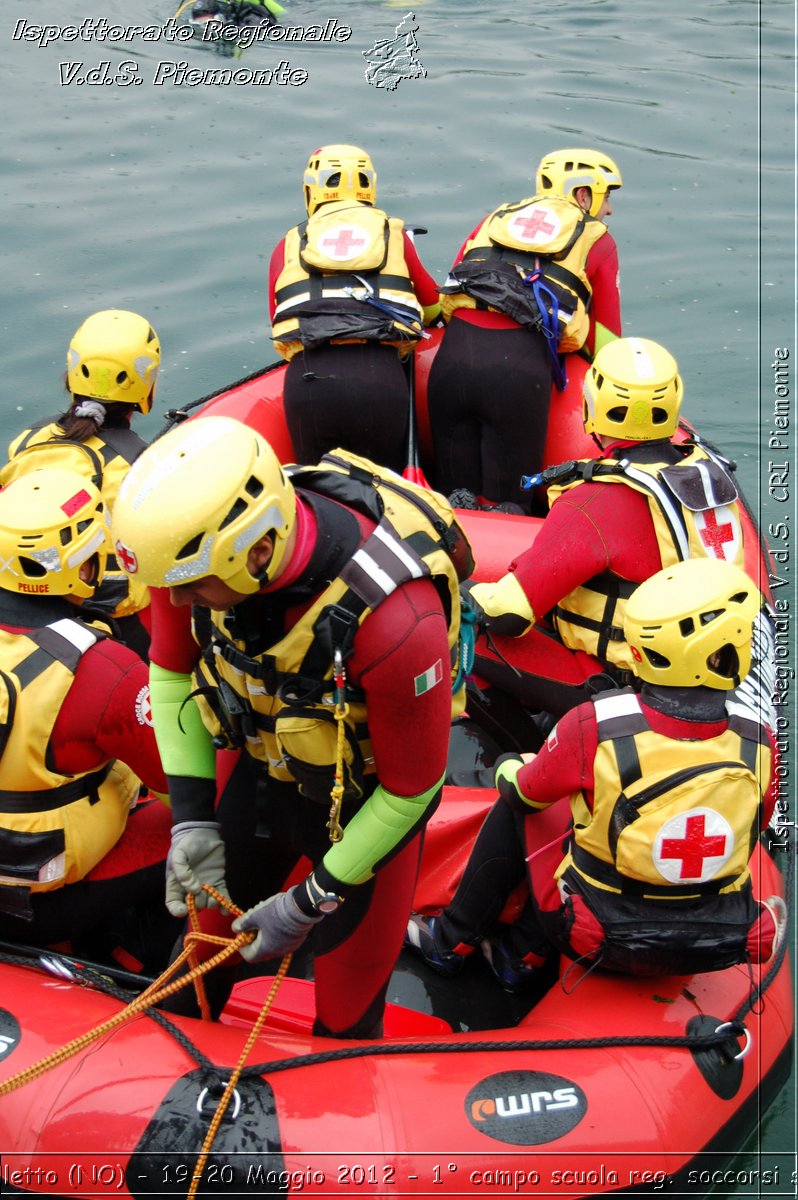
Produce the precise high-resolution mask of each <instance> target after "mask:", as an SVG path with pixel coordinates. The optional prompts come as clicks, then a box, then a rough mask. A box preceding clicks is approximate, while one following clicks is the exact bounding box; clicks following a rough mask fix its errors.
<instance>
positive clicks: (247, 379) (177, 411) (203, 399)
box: [156, 0, 285, 437]
mask: <svg viewBox="0 0 798 1200" xmlns="http://www.w3.org/2000/svg"><path fill="white" fill-rule="evenodd" d="M191 2H192V3H193V2H194V0H191ZM282 366H285V363H284V362H283V360H282V359H278V361H277V362H273V363H269V364H268V366H265V367H259V368H258V370H257V371H253V372H252V374H251V375H245V376H244V377H243V379H237V380H236V382H235V383H232V384H230V386H229V387H226V388H222V389H221V390H220V391H216V392H208V394H207V395H206V396H200V397H199V399H197V400H190V401H189V403H188V404H181V406H180V408H169V409H167V410H166V413H165V414H164V416H165V417H166V425H164V427H163V429H161V430H159V431H158V434H157V435H156V436H157V437H162V436H163V435H164V434H165V433H168V432H169V430H170V429H171V428H172V426H173V425H179V424H180V422H181V421H185V420H186V418H187V417H188V414H189V413H190V412H192V411H193V410H194V409H195V408H201V407H202V406H203V404H210V402H211V400H218V398H219V397H220V396H223V395H226V394H227V393H228V392H234V391H235V389H236V388H240V387H243V386H244V384H247V383H253V382H254V380H256V379H260V378H261V377H262V376H264V375H267V374H268V373H269V372H270V371H275V370H276V369H277V368H278V367H282Z"/></svg>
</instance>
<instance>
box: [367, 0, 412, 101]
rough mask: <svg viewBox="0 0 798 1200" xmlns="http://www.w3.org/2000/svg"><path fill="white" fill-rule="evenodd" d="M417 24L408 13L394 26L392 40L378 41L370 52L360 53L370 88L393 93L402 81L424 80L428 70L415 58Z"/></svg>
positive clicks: (410, 13)
mask: <svg viewBox="0 0 798 1200" xmlns="http://www.w3.org/2000/svg"><path fill="white" fill-rule="evenodd" d="M417 32H418V21H417V20H416V14H415V13H412V12H409V13H408V14H407V16H405V17H403V18H402V20H401V21H400V23H399V24H398V25H397V26H396V29H395V31H394V37H392V38H380V39H378V41H376V42H375V43H374V45H373V46H372V47H371V49H370V50H363V51H361V53H362V54H363V57H364V58H365V59H366V61H367V63H368V66H367V67H366V81H367V82H368V83H370V84H371V86H372V87H378V88H386V89H387V91H389V92H393V91H395V89H396V88H397V87H398V86H399V84H400V83H401V81H402V80H403V79H426V77H427V69H426V67H424V66H422V64H421V62H420V61H419V57H418V38H417V37H416V34H417Z"/></svg>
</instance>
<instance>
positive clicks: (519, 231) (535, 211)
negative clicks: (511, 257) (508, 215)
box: [510, 207, 560, 242]
mask: <svg viewBox="0 0 798 1200" xmlns="http://www.w3.org/2000/svg"><path fill="white" fill-rule="evenodd" d="M510 228H511V229H512V231H513V233H514V234H515V236H516V237H517V238H518V240H519V241H520V242H539V241H541V235H542V237H543V240H544V241H545V240H546V239H547V238H552V237H554V236H555V235H556V234H557V233H559V232H560V222H559V221H558V219H557V217H556V216H555V214H554V213H553V212H552V211H551V209H549V208H537V207H536V208H531V207H527V208H522V209H521V211H520V212H518V213H516V214H515V216H514V217H513V219H512V221H511V222H510Z"/></svg>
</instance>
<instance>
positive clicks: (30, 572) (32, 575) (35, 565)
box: [19, 555, 47, 579]
mask: <svg viewBox="0 0 798 1200" xmlns="http://www.w3.org/2000/svg"><path fill="white" fill-rule="evenodd" d="M19 565H20V566H21V567H22V570H23V571H24V572H25V574H26V575H27V576H28V578H29V579H41V578H42V577H43V576H44V575H46V574H47V568H46V567H43V566H42V564H41V563H39V562H36V560H35V559H33V558H23V557H22V555H20V558H19Z"/></svg>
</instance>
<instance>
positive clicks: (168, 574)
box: [163, 534, 216, 587]
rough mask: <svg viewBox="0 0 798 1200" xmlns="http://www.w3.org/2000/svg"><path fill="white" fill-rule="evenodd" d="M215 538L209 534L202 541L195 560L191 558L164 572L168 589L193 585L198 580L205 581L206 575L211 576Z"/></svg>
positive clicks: (164, 579)
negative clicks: (183, 584)
mask: <svg viewBox="0 0 798 1200" xmlns="http://www.w3.org/2000/svg"><path fill="white" fill-rule="evenodd" d="M215 540H216V539H215V537H214V535H212V534H208V535H207V536H206V537H204V538H203V539H202V545H201V546H200V551H199V554H197V555H195V557H194V558H189V559H186V560H184V561H183V562H179V563H176V564H175V566H173V567H170V568H169V570H168V571H165V572H164V577H163V581H164V585H165V586H166V587H175V586H176V585H178V584H181V583H193V582H194V581H195V580H196V579H204V578H205V576H206V575H210V574H211V551H212V550H213V543H214V541H215Z"/></svg>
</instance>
